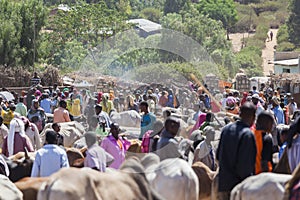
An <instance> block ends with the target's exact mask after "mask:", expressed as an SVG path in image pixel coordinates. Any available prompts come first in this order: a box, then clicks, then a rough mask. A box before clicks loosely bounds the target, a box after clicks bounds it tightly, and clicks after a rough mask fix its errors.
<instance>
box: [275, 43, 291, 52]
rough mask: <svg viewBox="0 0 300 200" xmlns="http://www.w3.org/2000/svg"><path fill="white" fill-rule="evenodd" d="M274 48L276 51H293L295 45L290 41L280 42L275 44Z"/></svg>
mask: <svg viewBox="0 0 300 200" xmlns="http://www.w3.org/2000/svg"><path fill="white" fill-rule="evenodd" d="M276 50H277V51H294V50H295V45H294V44H293V43H290V42H281V43H280V44H278V45H277V47H276Z"/></svg>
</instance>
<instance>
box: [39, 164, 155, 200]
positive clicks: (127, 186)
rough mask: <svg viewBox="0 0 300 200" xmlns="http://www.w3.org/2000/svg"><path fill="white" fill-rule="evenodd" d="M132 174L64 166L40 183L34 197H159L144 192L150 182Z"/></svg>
mask: <svg viewBox="0 0 300 200" xmlns="http://www.w3.org/2000/svg"><path fill="white" fill-rule="evenodd" d="M132 175H138V174H137V173H134V174H131V173H122V172H119V171H115V172H110V173H100V172H98V171H96V170H93V169H89V168H82V169H77V168H63V169H61V170H60V171H58V172H57V173H54V174H53V175H51V176H50V177H49V180H48V181H47V182H45V183H44V184H43V185H42V187H41V188H40V190H39V192H38V198H37V199H38V200H50V199H57V200H60V199H64V200H68V199H69V200H74V199H85V200H95V199H98V200H100V199H115V200H122V199H124V198H126V199H132V200H133V199H139V200H146V199H150V200H151V199H154V200H155V199H160V198H158V197H157V196H154V195H152V193H151V192H148V193H143V191H145V190H144V189H145V188H147V187H149V185H148V184H147V182H146V181H143V179H142V178H141V177H140V176H139V178H138V179H139V182H136V179H135V178H133V176H132ZM78 183H80V186H79V185H78ZM146 191H150V189H148V190H146Z"/></svg>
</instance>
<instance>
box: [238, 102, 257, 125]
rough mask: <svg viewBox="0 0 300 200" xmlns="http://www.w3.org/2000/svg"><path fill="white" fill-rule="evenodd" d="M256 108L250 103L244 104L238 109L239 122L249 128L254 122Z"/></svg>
mask: <svg viewBox="0 0 300 200" xmlns="http://www.w3.org/2000/svg"><path fill="white" fill-rule="evenodd" d="M255 112H256V107H255V105H254V104H253V103H251V102H245V103H244V104H243V105H242V106H241V109H240V117H241V120H242V121H243V122H244V123H246V124H248V125H249V126H251V125H252V124H253V122H254V120H255Z"/></svg>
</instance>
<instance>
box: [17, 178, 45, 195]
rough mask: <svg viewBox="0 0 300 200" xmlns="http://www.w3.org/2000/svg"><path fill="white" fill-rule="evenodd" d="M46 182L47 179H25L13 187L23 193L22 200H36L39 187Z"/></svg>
mask: <svg viewBox="0 0 300 200" xmlns="http://www.w3.org/2000/svg"><path fill="white" fill-rule="evenodd" d="M48 180H49V178H48V177H26V178H22V179H21V180H19V181H17V182H16V183H15V185H16V186H17V188H18V189H19V190H20V191H21V192H22V193H23V200H36V199H37V194H38V191H39V189H40V187H41V185H42V184H43V183H44V182H46V181H48Z"/></svg>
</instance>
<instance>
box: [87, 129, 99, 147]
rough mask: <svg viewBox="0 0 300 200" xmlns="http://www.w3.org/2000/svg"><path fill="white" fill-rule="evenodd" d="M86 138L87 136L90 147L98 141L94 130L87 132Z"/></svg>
mask: <svg viewBox="0 0 300 200" xmlns="http://www.w3.org/2000/svg"><path fill="white" fill-rule="evenodd" d="M84 138H85V142H86V145H87V147H88V148H90V147H91V146H92V145H94V144H96V142H97V136H96V134H95V133H93V132H87V133H86V134H85V135H84Z"/></svg>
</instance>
